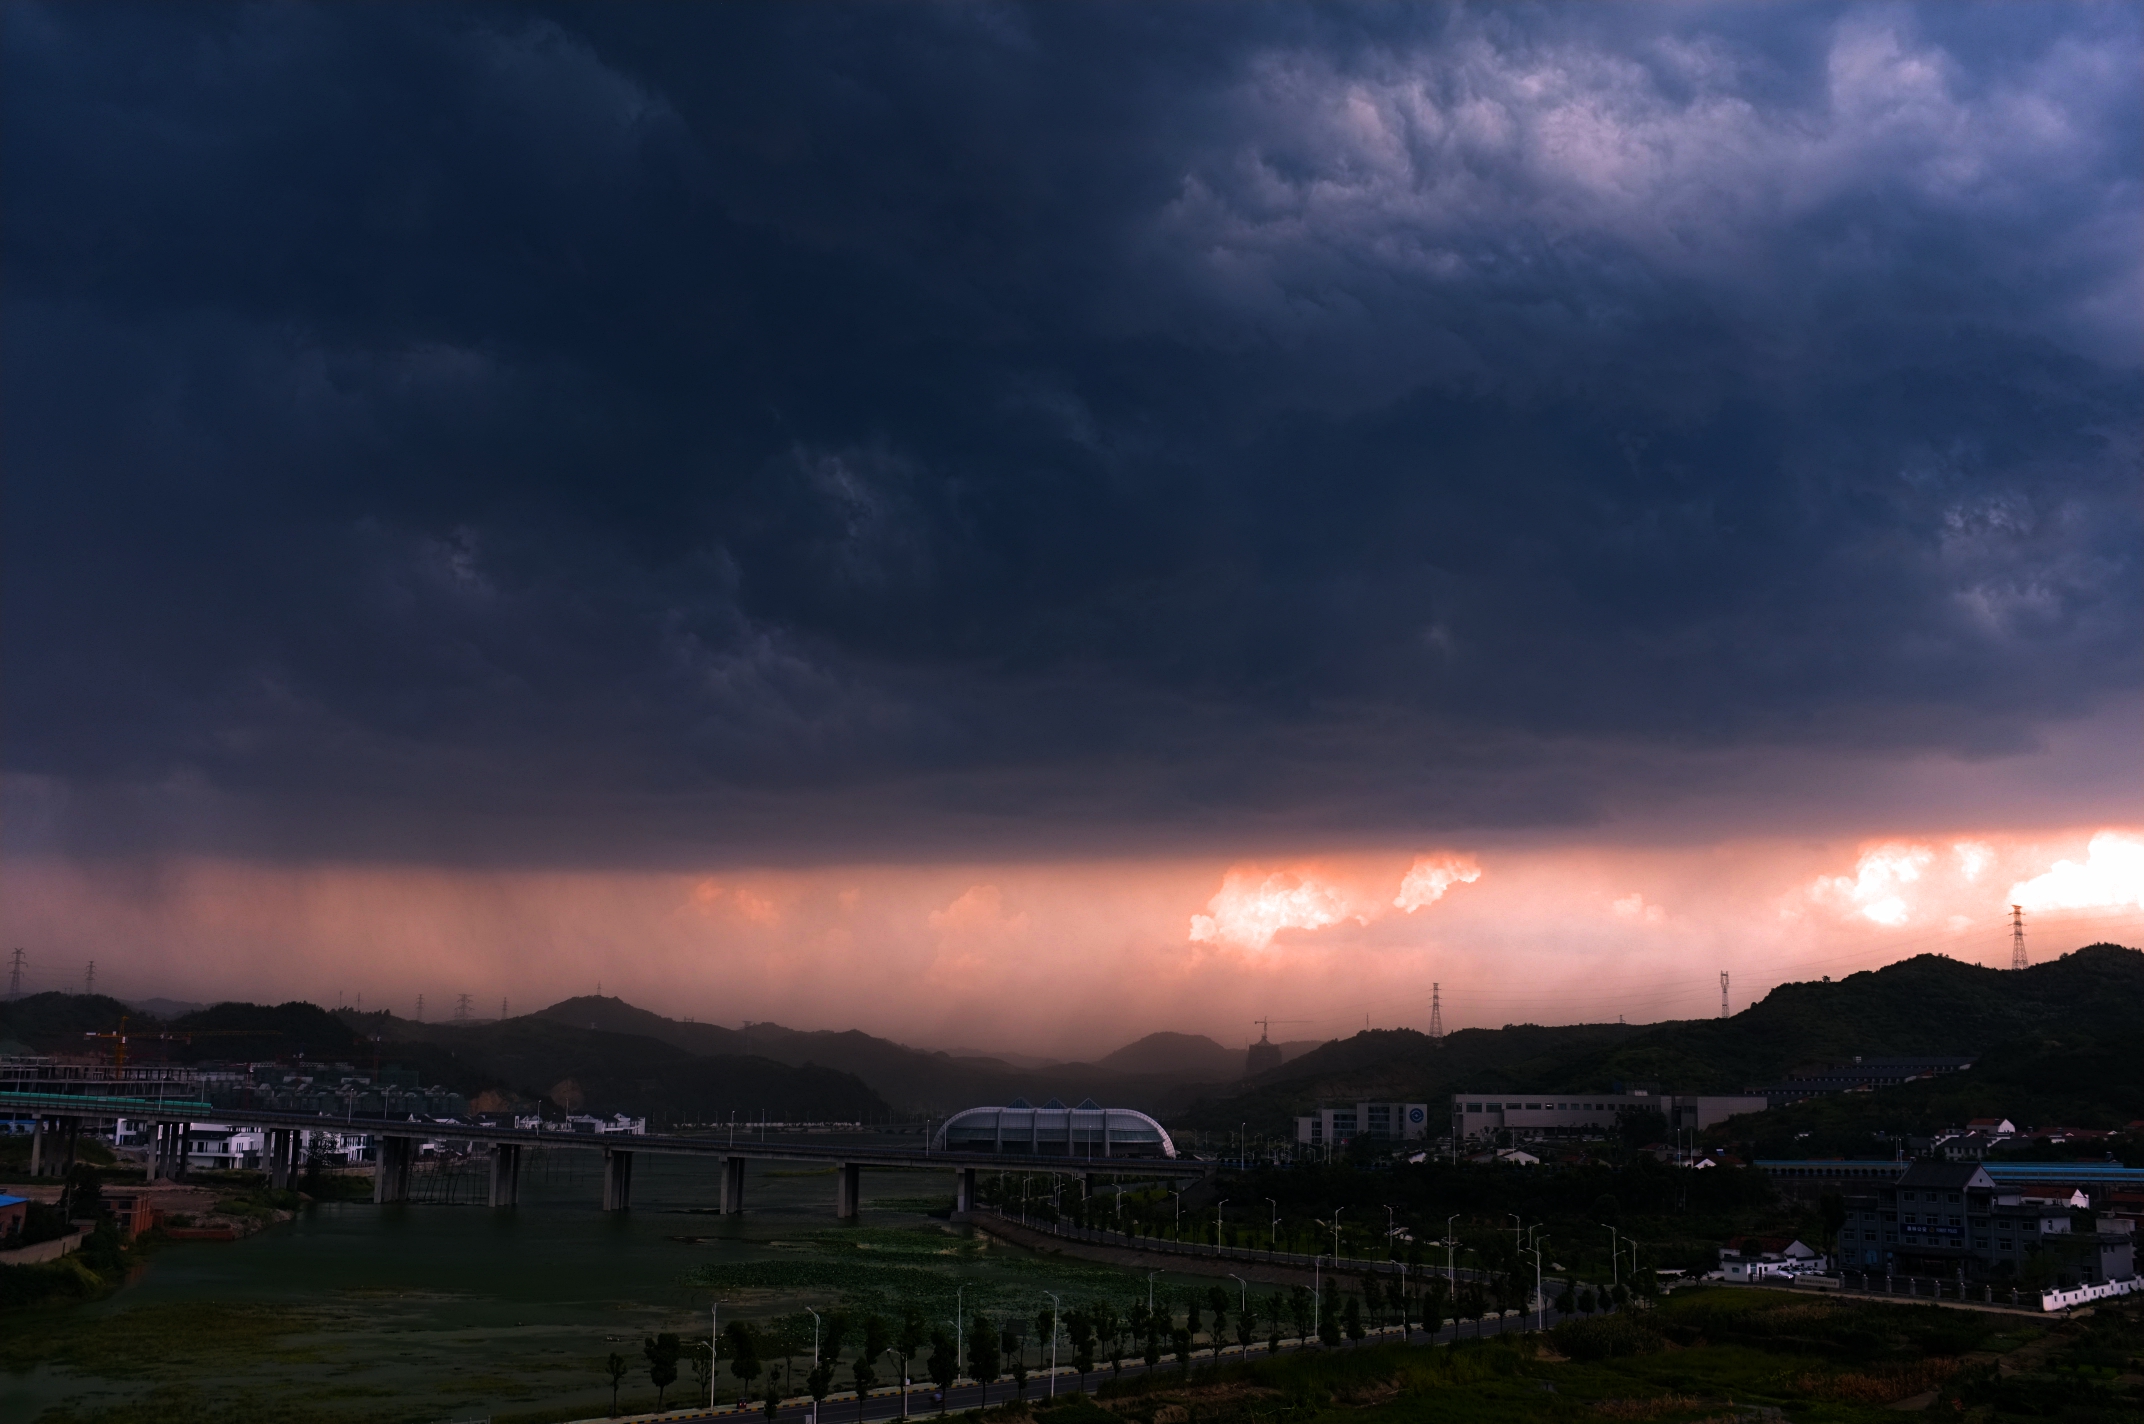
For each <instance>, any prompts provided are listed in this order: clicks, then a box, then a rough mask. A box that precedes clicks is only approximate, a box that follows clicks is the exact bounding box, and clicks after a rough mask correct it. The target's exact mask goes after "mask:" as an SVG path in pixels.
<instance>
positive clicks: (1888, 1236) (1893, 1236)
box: [1883, 1231, 1898, 1242]
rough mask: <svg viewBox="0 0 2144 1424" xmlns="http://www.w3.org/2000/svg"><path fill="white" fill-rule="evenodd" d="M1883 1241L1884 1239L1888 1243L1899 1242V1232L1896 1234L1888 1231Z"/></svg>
mask: <svg viewBox="0 0 2144 1424" xmlns="http://www.w3.org/2000/svg"><path fill="white" fill-rule="evenodd" d="M1883 1239H1884V1240H1886V1241H1892V1242H1895V1241H1897V1240H1898V1233H1897V1232H1895V1231H1886V1232H1885V1233H1884V1234H1883Z"/></svg>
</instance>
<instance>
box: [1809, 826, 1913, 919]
mask: <svg viewBox="0 0 2144 1424" xmlns="http://www.w3.org/2000/svg"><path fill="white" fill-rule="evenodd" d="M1935 858H1936V857H1935V852H1934V851H1932V850H1930V849H1929V848H1928V847H1927V846H1919V845H1900V844H1897V843H1892V844H1887V845H1880V846H1875V847H1872V848H1870V849H1868V850H1865V851H1863V852H1862V853H1861V859H1860V860H1859V861H1857V862H1856V863H1855V865H1854V873H1853V874H1852V875H1820V876H1818V877H1817V880H1816V883H1815V884H1814V885H1812V886H1811V887H1810V895H1811V897H1812V898H1814V899H1816V900H1818V901H1820V902H1830V903H1832V904H1838V905H1844V906H1847V907H1849V908H1850V909H1851V911H1852V912H1853V913H1855V914H1858V915H1860V916H1861V917H1862V918H1863V919H1865V920H1868V921H1870V922H1871V923H1873V924H1879V925H1883V926H1884V927H1886V928H1896V927H1898V926H1900V925H1903V924H1905V923H1906V922H1907V921H1908V920H1910V919H1912V918H1913V898H1912V889H1913V887H1914V886H1915V885H1916V884H1917V883H1918V882H1919V881H1920V879H1921V876H1922V874H1923V873H1924V872H1925V871H1926V870H1927V869H1928V867H1929V865H1930V864H1932V863H1933V862H1934V860H1935Z"/></svg>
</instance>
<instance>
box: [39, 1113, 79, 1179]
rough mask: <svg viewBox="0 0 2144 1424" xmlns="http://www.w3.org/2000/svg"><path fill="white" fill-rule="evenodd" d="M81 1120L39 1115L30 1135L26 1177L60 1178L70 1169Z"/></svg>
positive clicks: (72, 1164)
mask: <svg viewBox="0 0 2144 1424" xmlns="http://www.w3.org/2000/svg"><path fill="white" fill-rule="evenodd" d="M81 1132H82V1119H80V1118H78V1117H47V1116H46V1115H45V1114H43V1113H39V1114H38V1115H37V1117H36V1119H35V1126H34V1127H33V1128H32V1130H31V1134H30V1175H31V1176H33V1177H64V1176H66V1175H67V1173H68V1170H69V1169H70V1168H72V1167H73V1166H74V1150H75V1142H76V1140H77V1139H78V1138H79V1137H80V1136H81Z"/></svg>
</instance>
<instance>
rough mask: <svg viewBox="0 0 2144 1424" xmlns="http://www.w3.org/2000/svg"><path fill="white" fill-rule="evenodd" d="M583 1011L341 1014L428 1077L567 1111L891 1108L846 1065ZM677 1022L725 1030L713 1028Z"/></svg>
mask: <svg viewBox="0 0 2144 1424" xmlns="http://www.w3.org/2000/svg"><path fill="white" fill-rule="evenodd" d="M609 1002H613V1003H615V1001H609ZM554 1007H557V1006H554ZM617 1007H618V1009H620V1010H623V1011H625V1012H617V1011H614V1012H613V1013H612V1015H611V1016H612V1018H613V1019H614V1020H616V1021H619V1022H634V1021H635V1020H634V1019H633V1018H632V1017H631V1015H635V1014H640V1013H643V1012H645V1011H643V1010H638V1009H634V1008H633V1007H632V1006H631V1005H629V1004H622V1005H618V1006H617ZM589 1012H590V1010H589V1007H588V1006H587V1005H585V1004H583V1005H582V1006H581V1007H580V1008H579V1009H578V1010H577V1011H576V1013H575V1015H573V1016H565V1015H560V1016H553V1015H552V1014H550V1013H542V1014H527V1015H523V1016H521V1017H519V1018H511V1019H504V1020H499V1021H495V1022H492V1023H486V1024H467V1025H456V1024H451V1023H448V1024H419V1023H413V1022H411V1021H409V1020H406V1019H397V1018H394V1017H392V1016H391V1015H387V1014H365V1015H355V1014H350V1013H347V1012H346V1013H345V1014H344V1015H343V1017H345V1018H346V1019H349V1020H351V1021H352V1022H353V1023H354V1024H356V1025H357V1026H358V1027H359V1028H361V1029H364V1030H369V1031H371V1032H374V1033H377V1034H379V1036H380V1040H381V1052H383V1053H385V1054H387V1055H388V1056H390V1057H392V1058H394V1059H396V1060H397V1061H399V1062H403V1063H407V1064H410V1065H411V1066H415V1067H417V1068H418V1069H419V1071H420V1072H421V1073H424V1074H426V1075H427V1081H433V1080H434V1079H435V1078H436V1080H437V1081H439V1082H442V1083H446V1084H448V1085H449V1086H453V1087H456V1088H458V1089H459V1090H460V1091H463V1092H465V1093H474V1092H477V1091H481V1090H482V1088H484V1087H488V1086H493V1085H499V1086H502V1087H504V1088H505V1089H506V1090H507V1091H508V1092H509V1093H510V1094H512V1095H515V1096H520V1097H530V1098H533V1097H538V1096H540V1097H543V1098H546V1099H548V1100H549V1101H550V1102H551V1103H553V1104H554V1105H556V1106H557V1107H559V1108H563V1109H565V1110H567V1111H573V1112H580V1111H590V1112H597V1113H610V1112H630V1113H634V1114H636V1115H637V1114H642V1113H645V1114H648V1115H651V1116H653V1117H655V1118H657V1119H658V1120H661V1121H666V1122H719V1121H723V1120H725V1119H727V1118H729V1117H731V1116H732V1115H734V1116H735V1117H736V1119H737V1120H738V1121H740V1122H749V1121H753V1120H756V1119H758V1118H762V1117H765V1118H769V1119H787V1120H790V1121H799V1120H809V1121H861V1122H885V1121H887V1120H889V1119H891V1118H893V1117H895V1116H897V1114H896V1112H895V1110H894V1109H893V1108H892V1107H890V1106H889V1105H888V1104H887V1102H886V1101H885V1099H884V1098H882V1097H880V1096H879V1095H878V1094H877V1093H875V1092H873V1091H872V1090H871V1089H870V1088H869V1087H868V1086H867V1085H866V1084H865V1083H864V1082H863V1081H862V1080H860V1079H858V1078H857V1077H856V1076H855V1075H854V1074H851V1073H844V1072H840V1071H837V1070H835V1069H831V1068H825V1067H821V1066H818V1065H815V1064H806V1065H801V1066H799V1065H792V1064H787V1063H780V1062H776V1061H774V1060H772V1059H769V1058H765V1057H762V1056H758V1055H754V1054H749V1053H734V1052H731V1053H700V1052H696V1051H694V1050H693V1049H691V1048H689V1047H683V1046H680V1045H678V1044H676V1043H671V1042H667V1041H665V1040H664V1039H662V1038H658V1037H656V1036H655V1035H654V1034H651V1033H638V1032H620V1031H614V1030H612V1029H608V1028H604V1027H601V1026H600V1023H601V1018H600V1016H599V1017H598V1018H597V1019H596V1020H595V1021H596V1022H597V1023H598V1024H599V1026H598V1027H596V1028H588V1027H585V1026H584V1025H585V1024H587V1023H588V1022H590V1021H591V1020H590V1019H589V1017H588V1014H589ZM649 1017H650V1018H655V1017H656V1016H655V1015H649ZM660 1022H661V1023H668V1022H669V1021H667V1020H662V1021H660ZM658 1026H659V1025H658ZM676 1027H683V1028H687V1029H690V1028H695V1027H698V1028H712V1029H714V1032H715V1033H717V1034H721V1033H729V1032H733V1030H725V1029H720V1028H718V1027H716V1026H714V1025H692V1024H686V1025H677V1026H676ZM708 1041H710V1042H721V1041H722V1040H719V1039H710V1040H708Z"/></svg>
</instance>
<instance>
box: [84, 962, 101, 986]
mask: <svg viewBox="0 0 2144 1424" xmlns="http://www.w3.org/2000/svg"><path fill="white" fill-rule="evenodd" d="M82 992H83V993H85V994H94V993H96V992H97V961H96V960H94V959H92V960H91V961H89V967H88V968H86V969H84V970H83V971H82Z"/></svg>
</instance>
